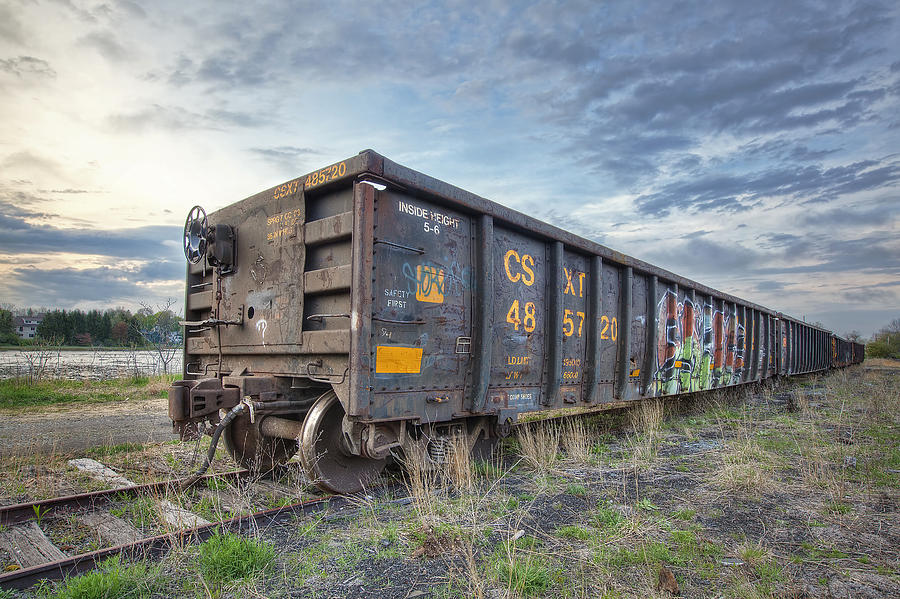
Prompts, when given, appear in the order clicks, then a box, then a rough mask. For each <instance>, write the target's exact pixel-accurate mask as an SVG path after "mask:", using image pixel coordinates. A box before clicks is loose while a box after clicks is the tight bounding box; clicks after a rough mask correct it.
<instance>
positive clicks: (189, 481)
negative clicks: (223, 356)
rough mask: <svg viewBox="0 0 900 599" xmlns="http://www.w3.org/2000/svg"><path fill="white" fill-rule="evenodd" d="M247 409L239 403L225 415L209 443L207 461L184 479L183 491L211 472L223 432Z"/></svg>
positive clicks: (181, 486) (181, 485)
mask: <svg viewBox="0 0 900 599" xmlns="http://www.w3.org/2000/svg"><path fill="white" fill-rule="evenodd" d="M246 409H247V405H246V404H244V403H239V404H238V405H236V406H234V407H233V408H231V410H230V411H229V412H228V413H227V414H226V415H225V418H222V422H220V423H219V425H218V426H217V427H216V430H214V431H213V434H212V440H211V441H210V442H209V451H207V452H206V459H205V460H204V461H203V465H201V466H200V468H199V469H198V470H197V471H196V472H195V473H194V474H192V475H191V476H189V477H188V478H186V479H184V480H183V481H182V482H181V484H180V485H179V487H180V488H181V490H182V491H183V490H185V489H189V488H190V487H192V486H193V485H194V484H195V483H196V482H197V481H198V480H200V477H201V476H203V475H204V474H206V471H207V470H209V465H210V464H211V463H212V461H213V457H215V455H216V446H217V445H218V444H219V437H221V436H222V431H224V430H225V427H226V426H228V425H229V424H231V421H232V420H234V419H235V418H237V417H238V415H239V414H240V413H241V412H243V411H244V410H246Z"/></svg>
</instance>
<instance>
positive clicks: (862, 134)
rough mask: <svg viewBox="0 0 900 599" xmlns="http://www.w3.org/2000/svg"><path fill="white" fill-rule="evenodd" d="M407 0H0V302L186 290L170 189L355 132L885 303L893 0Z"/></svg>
mask: <svg viewBox="0 0 900 599" xmlns="http://www.w3.org/2000/svg"><path fill="white" fill-rule="evenodd" d="M251 4H252V6H250V5H251ZM413 4H414V3H410V2H406V1H403V2H392V1H380V2H369V3H355V2H341V1H331V2H327V3H305V2H282V1H279V2H271V3H264V2H255V3H243V2H242V3H224V2H181V1H178V2H168V1H160V0H156V1H154V2H144V3H138V2H130V1H122V2H115V1H108V2H89V1H87V2H83V1H80V0H72V1H68V0H59V1H44V0H21V1H20V0H0V280H2V283H0V302H4V303H14V304H18V305H20V306H28V305H33V306H49V307H60V308H74V307H79V308H93V307H101V308H102V307H110V306H117V305H122V306H127V307H131V308H136V307H139V303H140V302H149V303H161V302H164V301H165V300H166V298H173V299H180V298H181V295H182V290H181V286H182V283H181V277H182V275H183V272H184V266H183V265H184V259H183V256H182V254H181V247H180V244H181V227H182V224H183V219H184V217H185V215H186V214H187V211H188V209H189V208H190V207H191V206H193V205H194V204H202V205H203V206H205V207H206V208H207V209H208V210H212V209H216V208H219V207H221V206H224V205H226V204H229V203H231V202H233V201H236V200H238V199H240V198H242V197H245V196H248V195H250V194H252V193H254V192H256V191H259V190H261V189H264V188H267V187H270V186H272V185H275V184H277V183H279V182H282V181H283V180H286V179H289V178H292V177H294V176H297V175H300V174H304V173H305V172H307V171H310V170H313V169H315V168H317V167H321V166H324V165H326V164H329V163H331V162H334V161H337V160H340V159H343V158H346V157H349V156H351V155H353V154H355V153H356V152H358V151H359V150H362V149H364V148H373V149H375V150H377V151H379V152H381V153H383V154H385V155H386V156H388V157H389V158H391V159H393V160H395V161H397V162H400V163H401V164H405V165H406V166H409V167H412V168H415V169H417V170H420V171H423V172H425V173H427V174H429V175H433V176H435V177H438V178H440V179H443V180H445V181H448V182H450V183H453V184H455V185H458V186H460V187H463V188H465V189H467V190H469V191H473V192H475V193H478V194H479V195H482V196H485V197H487V198H490V199H492V200H495V201H497V202H500V203H501V204H505V205H507V206H510V207H513V208H515V209H518V210H521V211H524V212H526V213H528V214H531V215H533V216H536V217H538V218H541V219H543V220H547V221H550V222H552V223H554V224H556V225H559V226H561V227H564V228H567V229H570V230H573V231H575V232H576V233H579V234H581V235H583V236H585V237H588V238H590V239H593V240H596V241H599V242H601V243H603V244H605V245H608V246H610V247H612V248H614V249H617V250H620V251H623V252H626V253H628V254H631V255H633V256H636V257H638V258H642V259H645V260H648V261H650V262H653V263H655V264H658V265H660V266H663V267H665V268H668V269H670V270H673V271H675V272H678V273H680V274H683V275H686V276H689V277H691V278H694V279H696V280H698V281H701V282H703V283H706V284H709V285H711V286H713V287H716V288H718V289H721V290H724V291H729V292H732V293H735V294H736V295H739V296H741V297H744V298H747V299H749V300H752V301H756V302H759V303H762V304H764V305H768V306H770V307H773V308H776V309H780V310H783V311H785V312H787V313H790V314H792V315H794V316H797V317H806V319H807V320H809V321H817V320H818V321H821V322H823V323H824V324H825V325H827V326H828V327H830V328H833V329H835V330H837V331H839V332H846V331H850V330H852V329H858V330H860V331H861V332H862V333H863V334H866V335H868V334H871V333H872V331H873V330H875V329H877V328H879V327H880V326H881V325H883V324H885V323H887V322H888V321H889V320H890V319H892V318H896V317H900V234H898V233H900V227H898V213H900V102H898V96H900V5H898V4H897V2H896V1H890V0H885V1H883V2H879V1H875V2H862V1H861V2H813V3H806V2H784V1H783V0H778V1H775V2H767V1H765V0H754V1H753V2H746V1H743V0H732V1H724V0H723V1H716V2H709V3H703V4H701V3H683V2H672V1H660V2H598V1H596V0H591V1H587V2H561V3H558V4H553V3H550V2H534V3H529V2H511V1H509V0H496V1H493V0H486V1H481V2H472V3H465V2H445V3H427V4H422V5H421V6H417V7H416V8H410V7H411V6H412V5H413Z"/></svg>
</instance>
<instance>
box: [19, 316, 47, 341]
mask: <svg viewBox="0 0 900 599" xmlns="http://www.w3.org/2000/svg"><path fill="white" fill-rule="evenodd" d="M42 320H44V315H43V314H39V315H37V316H16V317H15V319H14V320H13V328H14V329H15V330H16V334H17V335H18V336H19V337H21V338H22V339H34V336H35V335H36V334H37V328H38V325H39V324H41V321H42Z"/></svg>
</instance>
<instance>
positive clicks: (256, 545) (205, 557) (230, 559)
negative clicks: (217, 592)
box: [200, 531, 275, 585]
mask: <svg viewBox="0 0 900 599" xmlns="http://www.w3.org/2000/svg"><path fill="white" fill-rule="evenodd" d="M274 560H275V547H274V546H273V545H272V544H271V543H267V542H265V541H261V540H259V539H250V538H247V537H242V536H240V535H236V534H233V533H230V532H225V533H223V532H221V531H216V533H215V534H214V535H213V536H211V537H210V538H209V539H207V540H206V541H204V542H203V543H202V544H201V545H200V573H201V574H202V575H203V578H204V579H205V580H206V581H207V582H208V583H210V584H213V585H220V584H222V583H226V582H231V581H233V580H238V579H243V578H254V577H256V576H259V575H261V574H263V573H265V572H266V571H267V570H268V569H269V568H270V567H271V566H272V562H273V561H274Z"/></svg>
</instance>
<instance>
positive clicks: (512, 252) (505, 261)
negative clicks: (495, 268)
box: [503, 250, 522, 283]
mask: <svg viewBox="0 0 900 599" xmlns="http://www.w3.org/2000/svg"><path fill="white" fill-rule="evenodd" d="M510 258H515V261H516V263H520V260H519V254H518V252H516V250H509V251H508V252H506V255H505V256H503V266H504V268H506V278H508V279H509V280H510V281H512V282H513V283H516V282H518V280H519V279H520V278H522V275H521V273H518V272H517V273H516V276H513V274H512V273H511V272H510V270H509V259H510Z"/></svg>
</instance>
